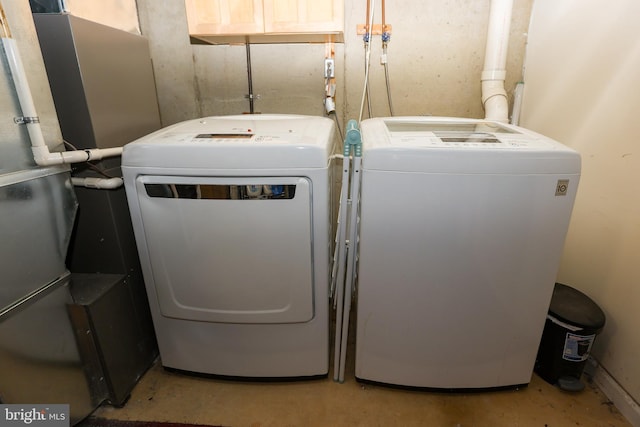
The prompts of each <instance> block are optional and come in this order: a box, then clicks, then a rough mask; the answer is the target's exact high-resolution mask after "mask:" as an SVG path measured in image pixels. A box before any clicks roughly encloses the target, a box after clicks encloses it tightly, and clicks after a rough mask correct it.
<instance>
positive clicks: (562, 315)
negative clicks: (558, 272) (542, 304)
mask: <svg viewBox="0 0 640 427" xmlns="http://www.w3.org/2000/svg"><path fill="white" fill-rule="evenodd" d="M549 313H550V314H551V315H553V316H554V317H557V318H558V319H560V320H562V321H563V322H566V323H569V324H571V325H575V326H578V327H581V328H583V329H596V330H598V329H602V328H603V327H604V323H605V320H606V318H605V315H604V312H603V311H602V309H601V308H600V307H599V306H598V304H596V303H595V302H593V300H592V299H591V298H589V297H588V296H586V295H585V294H583V293H582V292H580V291H579V290H577V289H574V288H572V287H570V286H567V285H563V284H562V283H556V285H555V287H554V289H553V296H552V297H551V305H550V307H549Z"/></svg>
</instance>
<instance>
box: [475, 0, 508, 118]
mask: <svg viewBox="0 0 640 427" xmlns="http://www.w3.org/2000/svg"><path fill="white" fill-rule="evenodd" d="M512 10H513V0H491V9H490V12H489V28H488V30H487V45H486V50H485V57H484V69H483V71H482V76H481V81H482V105H483V107H484V112H485V119H487V120H495V121H498V122H503V123H508V122H509V103H508V100H507V92H506V91H505V89H504V80H505V77H506V74H507V70H506V65H507V49H508V47H509V30H510V28H511V13H512Z"/></svg>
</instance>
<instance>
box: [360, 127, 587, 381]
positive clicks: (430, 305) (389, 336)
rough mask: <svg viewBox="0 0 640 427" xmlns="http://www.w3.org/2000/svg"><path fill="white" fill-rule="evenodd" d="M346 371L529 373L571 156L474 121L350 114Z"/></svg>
mask: <svg viewBox="0 0 640 427" xmlns="http://www.w3.org/2000/svg"><path fill="white" fill-rule="evenodd" d="M361 131H362V141H363V160H362V162H363V169H362V174H363V175H362V192H361V213H360V214H361V222H360V259H359V278H358V302H357V316H358V322H357V336H356V377H357V378H358V379H360V380H363V381H373V382H380V383H387V384H395V385H401V386H410V387H425V388H439V389H484V388H500V387H513V386H521V385H525V384H528V383H529V382H530V380H531V375H532V371H533V365H534V361H535V357H536V352H537V348H538V344H539V342H540V338H541V335H542V330H543V327H544V322H545V317H546V314H547V310H548V307H549V302H550V299H551V294H552V292H553V286H554V283H555V279H556V273H557V270H558V266H559V260H560V256H561V254H562V249H563V244H564V239H565V235H566V232H567V228H568V224H569V219H570V215H571V210H572V207H573V202H574V198H575V194H576V189H577V186H578V180H579V176H580V156H579V155H578V154H577V153H576V152H575V151H573V150H571V149H568V148H566V147H564V146H563V145H561V144H559V143H557V142H555V141H552V140H550V139H548V138H545V137H543V136H541V135H538V134H535V133H533V132H530V131H528V130H525V129H520V128H516V127H513V126H509V125H503V124H498V123H491V122H486V121H482V120H470V119H453V118H434V117H394V118H387V119H370V120H366V121H364V122H362V124H361Z"/></svg>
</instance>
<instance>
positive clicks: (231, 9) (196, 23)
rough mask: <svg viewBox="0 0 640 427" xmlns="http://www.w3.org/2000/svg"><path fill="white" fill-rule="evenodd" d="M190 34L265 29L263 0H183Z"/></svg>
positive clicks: (220, 33) (228, 32)
mask: <svg viewBox="0 0 640 427" xmlns="http://www.w3.org/2000/svg"><path fill="white" fill-rule="evenodd" d="M185 7H186V9H187V21H188V24H189V34H197V35H225V34H256V33H263V32H264V21H263V12H262V0H185Z"/></svg>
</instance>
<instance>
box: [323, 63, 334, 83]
mask: <svg viewBox="0 0 640 427" xmlns="http://www.w3.org/2000/svg"><path fill="white" fill-rule="evenodd" d="M335 76H336V72H335V63H334V62H333V58H325V60H324V78H325V79H332V78H334V77H335Z"/></svg>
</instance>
